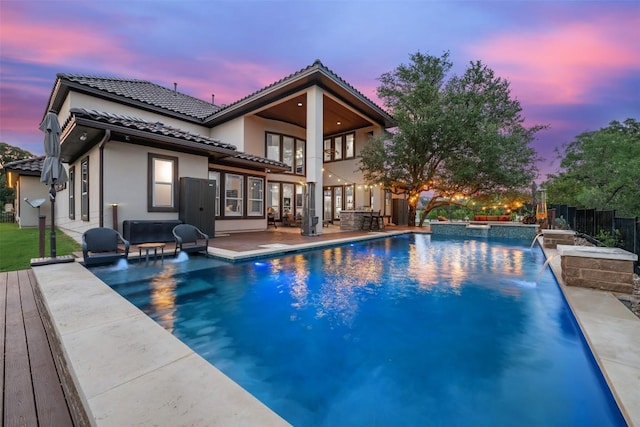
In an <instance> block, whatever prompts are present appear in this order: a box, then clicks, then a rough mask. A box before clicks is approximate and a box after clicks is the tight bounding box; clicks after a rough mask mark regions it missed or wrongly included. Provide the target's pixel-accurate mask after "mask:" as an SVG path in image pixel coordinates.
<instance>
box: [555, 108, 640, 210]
mask: <svg viewBox="0 0 640 427" xmlns="http://www.w3.org/2000/svg"><path fill="white" fill-rule="evenodd" d="M563 149H564V153H563V154H562V153H560V157H561V159H562V160H561V162H560V167H561V169H562V171H561V172H560V173H559V174H557V175H550V176H549V180H548V182H547V183H546V184H545V187H546V188H547V194H548V196H549V200H550V201H553V202H554V203H566V204H569V205H573V206H577V207H581V208H595V209H599V210H606V209H615V210H616V211H617V213H618V214H619V215H621V216H640V185H639V184H638V183H640V123H639V122H638V121H636V120H635V119H632V118H628V119H626V120H625V121H624V122H622V123H620V122H618V121H615V120H614V121H612V122H611V123H609V126H607V127H605V128H602V129H600V130H597V131H591V132H584V133H581V134H580V135H578V136H576V138H575V140H574V141H572V142H570V143H568V144H566V145H565V146H563Z"/></svg>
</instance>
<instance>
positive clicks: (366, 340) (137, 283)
mask: <svg viewBox="0 0 640 427" xmlns="http://www.w3.org/2000/svg"><path fill="white" fill-rule="evenodd" d="M543 262H544V257H543V255H542V252H541V251H540V250H539V248H537V247H536V248H534V249H533V251H532V250H530V249H529V242H520V241H515V242H514V241H513V240H491V241H488V240H486V239H483V240H473V239H445V238H437V237H433V236H429V235H405V236H397V237H394V238H388V239H381V240H376V241H370V242H367V243H358V244H353V245H348V246H340V247H332V248H327V249H323V250H316V251H310V252H304V253H299V254H296V255H292V256H287V257H283V258H278V259H264V260H259V261H251V262H245V263H239V264H228V263H225V262H222V261H218V260H211V259H205V258H196V259H192V260H190V261H189V262H167V261H165V263H164V265H163V266H160V264H154V265H150V266H146V267H145V264H144V263H143V264H140V265H138V264H132V265H131V266H130V267H129V269H127V270H117V269H113V268H96V269H92V271H94V272H95V273H96V275H98V276H99V277H100V278H102V279H103V280H104V281H105V282H106V283H109V284H110V285H111V286H112V287H113V288H114V289H115V290H117V291H118V292H120V293H121V294H122V295H124V296H125V297H126V298H128V299H129V300H130V301H132V302H133V303H134V304H136V305H137V306H138V307H140V308H141V309H142V310H144V311H145V312H146V313H147V314H148V315H149V316H151V317H152V318H154V319H155V320H156V321H158V322H159V323H160V324H161V325H163V326H164V327H165V328H166V329H167V330H169V331H171V332H172V333H173V334H175V335H176V336H177V337H178V338H180V339H181V340H182V341H184V342H185V343H187V344H188V345H189V346H191V347H192V348H193V349H194V350H195V351H197V352H198V353H200V354H201V355H202V356H203V357H205V358H206V359H207V360H209V361H210V362H211V363H212V364H214V365H215V366H216V367H218V368H219V369H221V370H222V371H223V372H225V373H226V374H227V375H228V376H230V377H231V378H232V379H234V380H235V381H236V382H238V383H239V384H240V385H242V386H243V387H244V388H245V389H247V390H248V391H250V392H251V393H252V394H254V395H255V396H256V397H258V398H259V399H260V400H262V401H263V402H264V403H265V404H267V405H268V406H269V407H271V408H272V409H273V410H274V411H275V412H277V413H278V414H280V415H281V416H282V417H283V418H285V419H286V420H287V421H289V422H290V423H292V424H294V425H296V426H316V425H318V426H321V425H327V426H329V425H331V426H333V425H367V426H369V425H446V426H455V425H491V426H501V425H502V426H511V425H522V426H526V425H529V426H538V425H540V426H554V425H558V426H566V425H581V426H583V425H597V426H607V425H625V424H624V420H623V418H622V416H621V414H620V412H619V410H618V408H617V406H616V405H615V402H614V400H613V398H612V396H611V394H610V392H609V390H608V388H607V386H606V383H605V382H604V380H603V378H602V375H601V374H600V372H599V370H598V368H597V365H596V364H595V361H594V360H593V358H592V356H591V354H590V352H589V350H588V347H587V345H586V343H585V341H584V338H583V337H582V335H581V334H580V332H579V329H578V327H577V325H576V322H575V320H574V319H573V317H572V315H571V313H570V310H569V308H568V307H567V305H566V303H565V302H564V299H563V297H562V295H561V292H560V290H559V289H558V285H557V283H556V282H555V279H554V278H553V276H552V275H551V273H550V272H549V270H548V269H547V270H546V271H545V272H543V273H542V274H540V270H541V266H542V264H543Z"/></svg>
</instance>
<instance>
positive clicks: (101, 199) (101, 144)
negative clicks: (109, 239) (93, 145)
mask: <svg viewBox="0 0 640 427" xmlns="http://www.w3.org/2000/svg"><path fill="white" fill-rule="evenodd" d="M110 139H111V130H110V129H106V130H105V132H104V136H103V137H102V139H101V140H100V142H99V143H98V147H99V150H100V191H99V201H98V203H100V210H99V212H100V216H99V218H100V219H99V222H98V225H99V226H100V227H104V209H105V207H104V146H105V145H106V144H107V142H108V141H109V140H110Z"/></svg>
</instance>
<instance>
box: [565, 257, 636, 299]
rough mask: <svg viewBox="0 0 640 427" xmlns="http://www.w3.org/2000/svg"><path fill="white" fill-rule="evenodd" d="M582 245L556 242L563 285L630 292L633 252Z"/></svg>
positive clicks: (631, 286) (631, 288) (631, 289)
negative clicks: (566, 244) (565, 244)
mask: <svg viewBox="0 0 640 427" xmlns="http://www.w3.org/2000/svg"><path fill="white" fill-rule="evenodd" d="M572 248H574V249H572ZM583 248H586V247H583V246H574V247H572V246H564V245H560V246H558V253H559V254H560V256H561V266H562V280H563V281H564V283H565V284H566V285H567V286H580V287H583V288H592V289H601V290H607V291H612V292H620V293H625V294H631V292H632V291H633V262H634V259H633V257H634V256H635V255H634V254H631V253H629V252H626V251H624V250H622V249H618V248H594V247H591V248H586V249H583ZM636 259H637V257H636Z"/></svg>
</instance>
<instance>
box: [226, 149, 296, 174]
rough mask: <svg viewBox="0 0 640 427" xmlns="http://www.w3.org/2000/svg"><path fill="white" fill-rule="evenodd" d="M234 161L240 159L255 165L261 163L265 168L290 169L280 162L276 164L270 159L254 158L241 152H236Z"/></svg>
mask: <svg viewBox="0 0 640 427" xmlns="http://www.w3.org/2000/svg"><path fill="white" fill-rule="evenodd" d="M233 157H234V158H235V159H241V160H249V161H251V162H257V163H263V164H265V165H267V166H272V167H277V168H285V169H289V170H290V169H291V167H290V166H289V165H287V164H285V163H282V162H278V161H276V160H271V159H267V158H265V157H259V156H254V155H253V154H247V153H242V152H238V154H236V155H235V156H233Z"/></svg>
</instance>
